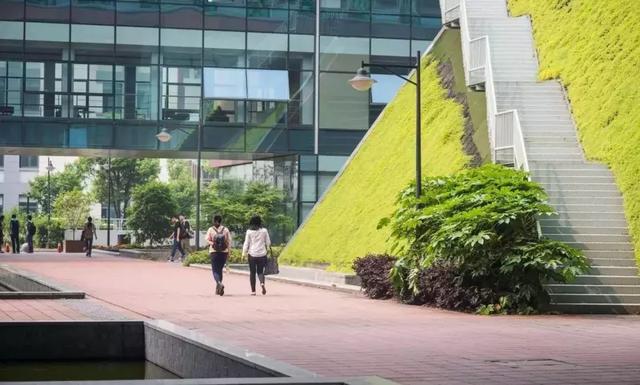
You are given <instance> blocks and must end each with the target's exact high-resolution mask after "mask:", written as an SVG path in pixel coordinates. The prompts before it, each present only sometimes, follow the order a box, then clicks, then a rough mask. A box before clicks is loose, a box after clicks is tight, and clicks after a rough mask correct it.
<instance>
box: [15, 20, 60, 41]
mask: <svg viewBox="0 0 640 385" xmlns="http://www.w3.org/2000/svg"><path fill="white" fill-rule="evenodd" d="M25 28H26V35H25V37H26V40H40V41H49V42H50V41H57V42H68V41H69V25H68V24H55V23H26V26H25Z"/></svg>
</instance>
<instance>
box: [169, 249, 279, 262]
mask: <svg viewBox="0 0 640 385" xmlns="http://www.w3.org/2000/svg"><path fill="white" fill-rule="evenodd" d="M271 249H272V250H273V255H275V256H279V255H280V253H281V252H282V246H273V247H272V248H271ZM194 263H198V264H209V263H211V261H210V259H209V250H208V249H203V250H199V251H195V252H193V253H191V254H189V255H188V256H187V258H185V259H184V261H183V262H182V264H183V265H184V266H189V265H191V264H194ZM227 263H234V264H235V263H247V260H246V258H243V257H242V249H238V248H232V249H231V254H230V255H229V259H228V260H227Z"/></svg>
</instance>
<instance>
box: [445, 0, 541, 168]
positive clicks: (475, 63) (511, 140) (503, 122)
mask: <svg viewBox="0 0 640 385" xmlns="http://www.w3.org/2000/svg"><path fill="white" fill-rule="evenodd" d="M454 3H458V6H457V9H458V13H459V17H460V20H459V23H460V35H461V42H462V56H463V63H464V67H465V71H464V73H465V81H466V82H467V85H468V86H480V85H484V89H485V96H486V99H487V127H488V129H489V141H490V145H491V157H492V160H493V162H495V163H501V164H506V165H510V166H513V167H515V168H517V169H520V170H524V171H529V162H528V159H527V152H526V148H525V146H524V136H523V135H522V126H521V125H520V118H519V116H518V111H517V110H509V111H498V106H497V101H496V88H495V81H494V74H493V66H492V63H491V43H490V39H489V36H486V35H485V36H480V37H476V38H473V39H471V33H470V31H469V24H468V21H469V18H468V14H467V7H466V3H467V0H441V2H440V6H441V8H442V9H443V20H445V13H444V12H447V11H450V10H451V9H453V8H452V7H454ZM451 15H452V14H451V13H449V14H448V16H447V17H449V16H451ZM451 21H452V20H449V21H448V22H451Z"/></svg>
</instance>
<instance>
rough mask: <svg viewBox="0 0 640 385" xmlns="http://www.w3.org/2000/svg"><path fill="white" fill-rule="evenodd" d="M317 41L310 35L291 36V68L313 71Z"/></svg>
mask: <svg viewBox="0 0 640 385" xmlns="http://www.w3.org/2000/svg"><path fill="white" fill-rule="evenodd" d="M314 44H315V39H314V37H313V36H310V35H289V68H290V69H295V70H312V69H313V63H314V52H315V45H314Z"/></svg>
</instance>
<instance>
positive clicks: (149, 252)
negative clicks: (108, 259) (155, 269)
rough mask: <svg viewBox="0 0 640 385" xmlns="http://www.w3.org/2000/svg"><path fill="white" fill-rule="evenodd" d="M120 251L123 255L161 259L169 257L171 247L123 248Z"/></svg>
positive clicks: (154, 259)
mask: <svg viewBox="0 0 640 385" xmlns="http://www.w3.org/2000/svg"><path fill="white" fill-rule="evenodd" d="M119 253H120V256H121V257H127V258H137V259H149V260H153V261H161V260H165V259H167V257H168V256H169V254H170V253H171V249H122V250H120V251H119Z"/></svg>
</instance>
